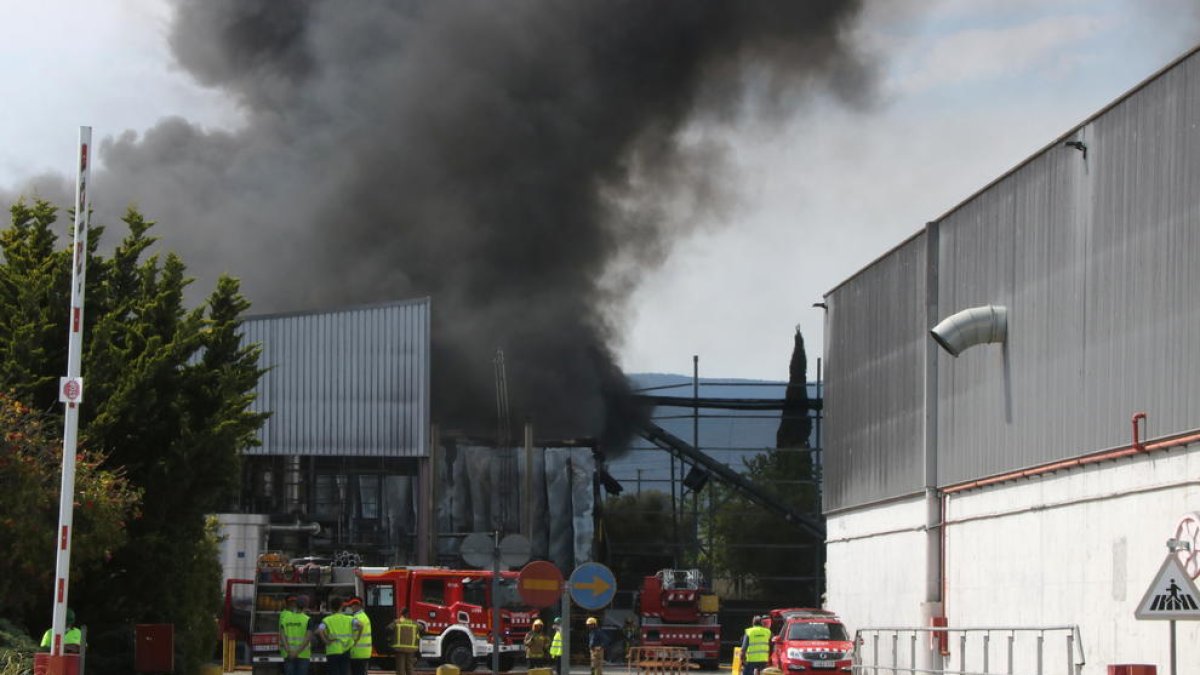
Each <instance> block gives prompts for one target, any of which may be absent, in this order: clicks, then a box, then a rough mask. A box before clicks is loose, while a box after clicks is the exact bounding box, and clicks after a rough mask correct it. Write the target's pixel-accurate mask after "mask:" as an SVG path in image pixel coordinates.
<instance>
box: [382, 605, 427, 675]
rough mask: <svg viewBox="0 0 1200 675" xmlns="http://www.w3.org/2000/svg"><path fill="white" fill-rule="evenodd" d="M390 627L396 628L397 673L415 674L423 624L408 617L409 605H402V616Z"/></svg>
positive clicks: (393, 643) (403, 674) (394, 641)
mask: <svg viewBox="0 0 1200 675" xmlns="http://www.w3.org/2000/svg"><path fill="white" fill-rule="evenodd" d="M388 628H389V629H392V630H395V632H394V633H393V635H394V636H395V637H394V640H393V642H392V649H395V650H396V675H414V674H415V673H416V670H417V652H418V651H420V647H421V626H420V625H419V624H418V623H417V622H416V621H413V620H412V619H410V618H408V608H407V607H401V608H400V616H398V617H396V620H395V621H393V622H391V623H390V624H388Z"/></svg>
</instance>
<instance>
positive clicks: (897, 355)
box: [821, 233, 926, 509]
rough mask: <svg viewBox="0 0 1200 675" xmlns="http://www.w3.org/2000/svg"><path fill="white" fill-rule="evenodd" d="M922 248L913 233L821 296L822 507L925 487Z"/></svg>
mask: <svg viewBox="0 0 1200 675" xmlns="http://www.w3.org/2000/svg"><path fill="white" fill-rule="evenodd" d="M925 249H926V242H925V234H924V233H922V234H919V235H917V236H916V237H913V238H912V239H910V240H909V241H907V242H905V243H904V244H902V245H901V246H900V247H899V248H897V249H896V250H895V251H893V252H892V253H891V254H889V255H887V256H885V257H884V258H882V259H880V260H879V261H878V262H877V263H876V264H874V265H872V266H870V267H868V268H867V269H865V270H863V271H862V272H861V273H860V274H858V275H857V276H855V277H854V278H852V279H850V280H848V281H847V282H845V283H844V284H843V285H842V286H840V287H839V288H838V289H837V290H836V291H835V292H833V293H831V294H830V295H828V296H826V298H825V304H826V312H827V313H826V316H825V354H826V360H825V381H826V388H825V423H824V426H823V427H822V430H821V433H822V436H823V440H824V443H825V447H826V452H825V481H824V486H823V492H824V496H823V500H824V503H825V508H827V509H828V508H837V507H841V506H847V505H853V504H858V503H863V502H870V501H874V500H877V499H882V498H886V497H891V496H895V495H900V494H906V493H910V492H913V491H917V490H920V489H921V487H922V485H924V475H925V474H924V464H923V463H922V457H923V456H924V455H923V449H924V446H923V445H922V438H923V432H922V429H923V428H924V417H923V416H924V407H923V401H922V398H923V396H924V389H923V382H924V378H923V376H922V373H923V372H924V367H925V365H924V364H925V343H924V327H925V325H926V323H925V321H926V320H925V273H926V264H925V257H926V254H925ZM829 449H834V451H833V452H829V451H828V450H829Z"/></svg>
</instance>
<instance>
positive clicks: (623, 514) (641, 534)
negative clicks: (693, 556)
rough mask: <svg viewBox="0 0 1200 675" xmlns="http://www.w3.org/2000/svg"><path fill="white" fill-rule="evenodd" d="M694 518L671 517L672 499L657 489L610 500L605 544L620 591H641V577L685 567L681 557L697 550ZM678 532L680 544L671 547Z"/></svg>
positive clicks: (687, 514)
mask: <svg viewBox="0 0 1200 675" xmlns="http://www.w3.org/2000/svg"><path fill="white" fill-rule="evenodd" d="M694 522H695V521H694V519H693V518H692V516H691V514H690V513H686V514H684V515H683V516H682V517H681V518H680V519H679V521H678V523H676V522H675V521H674V520H672V518H671V496H670V495H668V494H666V493H664V492H660V491H658V490H647V491H645V492H639V493H633V494H627V495H621V496H619V497H609V498H608V500H607V501H605V502H604V511H603V530H602V533H603V539H602V541H603V544H604V546H605V548H606V550H607V553H608V561H609V565H610V567H611V569H612V571H613V575H614V576H615V577H616V580H617V587H618V588H621V589H634V588H639V587H640V586H641V584H642V577H645V576H649V575H652V574H654V573H655V572H657V571H658V570H660V569H665V568H669V567H675V566H676V565H680V566H686V565H690V564H692V561H687V560H681V559H679V555H680V554H681V553H682V552H684V551H691V550H694V548H695V536H694V534H693V532H694V531H695V527H694ZM676 532H678V540H677V543H675V544H672V540H673V539H675V534H674V533H676Z"/></svg>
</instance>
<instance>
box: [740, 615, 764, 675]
mask: <svg viewBox="0 0 1200 675" xmlns="http://www.w3.org/2000/svg"><path fill="white" fill-rule="evenodd" d="M770 658H771V630H770V629H769V628H764V627H763V625H762V617H761V616H756V617H754V625H752V626H750V627H749V628H747V629H746V634H745V635H743V636H742V675H755V674H756V673H758V671H759V669H761V668H762V667H763V666H765V665H767V661H769V660H770Z"/></svg>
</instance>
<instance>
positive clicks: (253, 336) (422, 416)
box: [243, 298, 430, 457]
mask: <svg viewBox="0 0 1200 675" xmlns="http://www.w3.org/2000/svg"><path fill="white" fill-rule="evenodd" d="M429 312H430V303H429V299H428V298H422V299H418V300H411V301H405V302H396V303H389V304H381V305H373V306H366V307H353V308H348V309H340V310H334V311H328V312H309V313H297V314H279V315H270V316H257V317H248V318H247V319H246V320H245V322H244V326H243V327H244V340H245V341H247V342H258V343H260V344H261V345H262V357H261V359H260V363H261V365H262V366H263V367H264V368H267V369H268V371H267V373H266V374H265V375H264V376H263V377H262V379H261V380H260V381H259V385H258V390H257V394H258V399H257V400H256V401H255V403H254V409H255V410H256V411H260V412H270V413H271V417H270V418H269V419H268V420H267V422H266V424H265V425H263V428H262V431H261V433H260V440H261V441H262V446H261V447H257V448H250V449H249V450H247V451H246V454H249V455H305V456H326V457H425V456H427V455H428V453H429V449H428V445H429V441H428V439H429V366H430V344H429V339H430V338H429V330H430V325H429Z"/></svg>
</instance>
